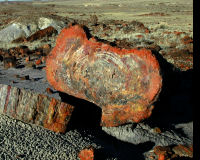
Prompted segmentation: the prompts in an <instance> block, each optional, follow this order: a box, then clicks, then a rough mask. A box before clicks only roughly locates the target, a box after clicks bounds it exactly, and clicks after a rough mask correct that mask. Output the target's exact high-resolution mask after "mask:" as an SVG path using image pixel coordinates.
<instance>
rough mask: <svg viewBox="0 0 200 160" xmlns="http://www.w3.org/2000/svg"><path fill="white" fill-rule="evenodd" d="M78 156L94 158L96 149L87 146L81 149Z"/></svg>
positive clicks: (81, 158) (82, 159)
mask: <svg viewBox="0 0 200 160" xmlns="http://www.w3.org/2000/svg"><path fill="white" fill-rule="evenodd" d="M78 157H79V158H80V160H94V149H93V148H86V149H83V150H81V151H80V153H79V155H78Z"/></svg>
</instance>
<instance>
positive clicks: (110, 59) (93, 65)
mask: <svg viewBox="0 0 200 160" xmlns="http://www.w3.org/2000/svg"><path fill="white" fill-rule="evenodd" d="M46 74H47V80H48V81H49V83H50V84H51V85H52V86H53V87H54V88H55V89H57V90H59V91H62V92H65V93H68V94H70V95H73V96H75V97H78V98H82V99H85V100H88V101H90V102H93V103H95V104H97V105H98V106H100V107H101V108H102V122H101V123H102V125H103V126H107V127H108V126H118V125H121V124H124V123H127V122H139V121H141V120H143V119H145V118H148V117H149V116H150V115H151V112H152V109H153V106H152V103H153V102H154V101H155V100H156V98H157V96H158V94H159V92H160V89H161V86H162V78H161V76H160V69H159V64H158V62H157V60H156V58H155V57H154V56H153V55H152V53H151V51H149V50H146V49H141V50H137V49H131V50H126V49H118V48H114V47H111V46H109V45H107V44H103V43H100V42H96V41H94V39H92V40H88V39H87V36H86V33H85V32H84V30H83V29H82V28H81V27H80V26H79V25H75V26H71V27H70V28H68V29H63V30H62V32H61V33H60V35H59V36H58V38H57V41H56V46H55V48H54V49H53V50H52V52H51V53H50V55H49V56H48V58H47V61H46Z"/></svg>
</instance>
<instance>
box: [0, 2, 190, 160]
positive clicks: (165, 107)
mask: <svg viewBox="0 0 200 160" xmlns="http://www.w3.org/2000/svg"><path fill="white" fill-rule="evenodd" d="M192 5H193V3H192V1H191V0H187V1H186V0H173V1H172V0H164V1H163V0H162V1H161V0H158V1H157V0H151V1H150V0H142V2H141V1H139V0H135V1H131V0H125V1H123V2H120V1H112V0H111V1H106V0H103V1H102V0H101V1H98V0H94V1H89V0H83V1H78V0H76V1H70V0H68V1H61V0H59V1H47V2H39V1H34V2H9V3H6V2H0V95H2V96H1V97H5V99H6V94H7V91H5V89H4V88H7V87H8V86H11V89H12V88H13V89H14V90H16V89H18V90H24V92H28V93H30V94H31V95H32V94H33V95H35V94H42V95H45V96H47V97H49V98H55V99H57V100H59V101H61V102H65V103H67V104H70V105H72V106H74V107H75V109H74V112H73V113H72V116H71V119H70V121H69V124H68V126H67V130H66V132H65V133H62V134H61V133H54V132H52V131H49V130H47V129H44V128H42V127H41V126H43V125H40V124H39V123H38V124H37V125H35V124H32V122H29V123H24V122H23V121H24V120H23V119H21V120H22V121H20V120H17V119H15V117H14V116H13V115H10V114H5V113H4V114H1V115H0V144H1V145H0V151H1V152H0V159H84V157H85V159H87V158H86V155H87V154H89V155H90V158H91V159H93V158H94V159H101V160H102V159H125V160H127V159H138V160H142V159H145V160H150V159H159V160H163V159H192V157H193V117H192V98H191V90H192V89H191V88H192V72H193V19H192V18H193V6H192ZM75 24H79V25H81V26H83V27H84V30H85V32H86V33H87V37H88V38H91V37H94V38H95V39H96V41H100V42H102V43H106V44H109V45H111V46H113V47H118V48H122V49H123V48H124V49H132V48H135V49H138V50H140V49H143V48H145V49H149V50H151V52H152V53H153V55H154V56H155V57H156V59H157V60H158V62H159V65H160V69H161V76H162V79H163V86H162V90H161V92H160V95H159V97H158V99H157V101H156V102H155V103H154V106H155V108H154V109H153V113H152V115H151V117H150V118H148V119H146V120H144V121H142V122H140V123H128V124H124V125H121V126H118V127H101V126H100V121H101V110H100V109H99V108H98V107H97V106H96V105H94V104H93V103H90V102H88V101H85V100H82V99H78V98H75V97H72V96H70V95H67V94H65V93H62V92H59V91H57V90H55V89H54V88H53V87H52V86H51V85H50V84H49V83H48V81H47V79H46V71H45V70H46V58H47V56H48V55H49V53H50V52H51V50H52V49H53V48H54V47H55V45H56V43H55V42H56V38H57V36H58V35H59V33H60V32H61V30H62V29H63V28H67V27H69V26H71V25H75ZM13 97H14V96H13ZM11 98H12V96H11ZM0 100H1V102H0V104H1V105H2V104H3V102H2V101H3V100H2V99H1V98H0ZM31 102H32V99H31V98H30V103H31ZM1 107H3V106H0V113H3V111H2V110H1ZM18 119H19V118H18ZM46 128H47V127H46ZM81 151H82V152H81Z"/></svg>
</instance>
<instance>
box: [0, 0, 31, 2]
mask: <svg viewBox="0 0 200 160" xmlns="http://www.w3.org/2000/svg"><path fill="white" fill-rule="evenodd" d="M3 1H5V0H0V2H3ZM8 1H32V0H8Z"/></svg>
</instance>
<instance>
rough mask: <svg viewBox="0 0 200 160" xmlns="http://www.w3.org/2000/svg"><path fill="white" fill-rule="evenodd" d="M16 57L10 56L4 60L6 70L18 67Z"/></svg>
mask: <svg viewBox="0 0 200 160" xmlns="http://www.w3.org/2000/svg"><path fill="white" fill-rule="evenodd" d="M16 61H17V60H16V57H14V56H10V57H5V58H4V59H3V64H4V68H6V69H8V68H15V67H16Z"/></svg>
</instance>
